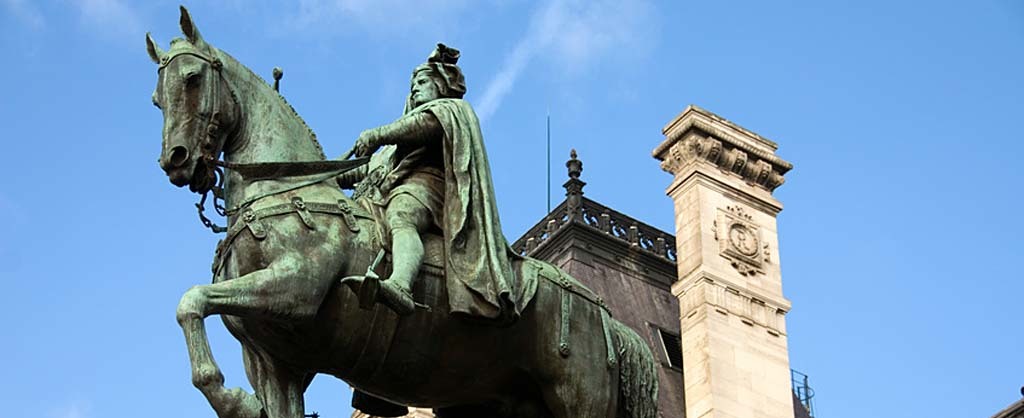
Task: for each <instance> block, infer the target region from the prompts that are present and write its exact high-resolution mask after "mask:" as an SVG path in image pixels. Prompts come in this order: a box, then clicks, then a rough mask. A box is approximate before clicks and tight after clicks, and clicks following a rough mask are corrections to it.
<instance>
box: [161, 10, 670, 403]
mask: <svg viewBox="0 0 1024 418" xmlns="http://www.w3.org/2000/svg"><path fill="white" fill-rule="evenodd" d="M181 28H182V31H183V32H184V34H185V38H184V39H181V40H176V41H174V42H173V43H172V45H171V48H170V50H169V51H166V52H165V51H162V50H161V49H160V48H159V47H158V46H157V44H156V42H154V41H153V39H152V38H151V37H149V36H148V35H147V38H146V42H147V51H148V53H149V56H150V57H151V58H152V59H153V61H154V62H156V63H157V64H158V65H159V70H158V74H159V77H158V82H157V88H156V90H155V92H154V94H153V101H154V104H156V105H157V106H158V107H160V108H161V110H162V111H163V115H164V129H163V149H162V152H161V157H160V166H161V167H162V168H163V169H164V171H165V172H166V173H167V175H168V178H169V180H170V181H171V182H172V183H173V184H175V185H177V186H179V187H184V186H189V189H190V190H192V191H193V192H196V193H199V194H202V195H204V196H205V195H206V194H207V193H209V192H213V193H214V195H215V196H217V197H219V198H222V199H223V200H224V209H223V213H224V214H226V215H227V221H228V226H227V227H226V228H224V229H223V230H224V231H226V232H227V236H226V238H225V239H224V240H222V241H221V243H220V244H219V245H218V246H217V254H216V257H215V262H214V279H213V283H212V284H209V285H200V286H195V287H193V288H191V289H189V290H188V291H187V292H186V293H185V294H184V296H182V299H181V302H180V303H179V305H178V310H177V319H178V323H179V324H180V325H181V327H182V329H183V331H184V334H185V341H186V345H187V348H188V353H189V359H190V363H191V368H192V381H193V384H194V385H195V386H196V387H197V388H198V389H199V390H200V391H201V392H202V393H203V395H204V396H206V398H207V399H208V401H209V402H210V405H211V406H212V407H213V409H214V410H215V411H216V413H217V415H218V416H219V417H221V418H228V417H247V418H248V417H251V418H258V417H267V418H301V417H302V416H303V409H304V405H303V397H302V395H303V393H304V391H305V389H306V387H307V385H308V384H309V383H310V382H311V380H312V377H313V376H315V375H316V374H320V373H322V374H329V375H333V376H336V377H338V378H341V379H344V380H345V381H347V382H348V383H349V384H351V385H352V386H353V387H354V388H355V389H356V394H355V396H354V402H355V406H356V407H358V408H360V409H362V410H364V411H365V412H367V413H370V414H372V415H377V416H399V415H402V414H404V413H405V411H406V408H405V405H412V406H418V407H431V408H434V409H435V412H436V414H437V416H438V417H442V418H443V417H448V418H458V417H478V416H495V417H552V418H570V417H608V418H611V417H621V418H627V417H628V418H654V417H655V416H657V412H656V397H657V373H656V371H655V369H654V362H653V359H652V356H651V353H650V350H649V349H648V348H647V346H646V344H645V343H644V341H643V340H642V339H641V338H640V337H639V336H638V335H637V334H636V333H635V332H634V331H632V330H630V329H629V328H628V327H625V326H624V325H622V324H621V323H619V322H618V321H616V320H615V319H613V318H611V317H610V315H609V312H608V311H607V309H606V308H605V307H604V306H603V305H602V304H601V303H600V299H599V298H597V297H596V295H594V294H593V292H591V291H590V290H589V289H586V288H585V287H583V286H582V285H580V284H579V283H578V282H576V281H575V280H574V279H572V278H571V277H569V276H568V275H567V274H565V273H564V272H561V271H560V270H558V269H557V268H556V267H554V266H551V265H550V264H547V263H544V262H541V261H538V260H533V259H529V258H523V257H519V256H518V255H516V254H513V253H512V252H511V251H510V250H509V248H508V244H507V242H506V240H505V238H504V236H503V235H502V234H501V225H500V221H499V218H498V210H497V205H496V203H495V199H494V188H493V183H492V181H491V174H490V166H489V163H488V161H487V154H486V151H485V149H484V143H483V135H482V133H481V131H480V125H479V122H478V121H477V119H476V115H475V113H474V112H473V109H472V107H471V106H470V105H469V103H467V102H465V101H464V100H462V99H461V97H462V95H463V94H464V93H465V91H466V86H465V81H464V78H463V76H462V73H461V70H460V69H459V67H458V66H457V61H458V58H459V52H458V51H457V50H455V49H453V48H448V47H446V46H444V45H438V48H437V49H436V50H435V51H434V52H433V53H432V54H431V55H430V57H429V58H428V59H427V62H426V63H425V64H423V65H421V66H419V67H417V68H416V69H415V70H414V71H413V77H412V83H411V84H412V85H411V87H410V95H409V97H408V98H407V105H406V112H405V113H404V114H403V116H402V117H400V118H399V119H398V120H396V121H395V122H393V123H391V124H388V125H385V126H381V127H377V128H373V129H369V130H366V131H364V132H363V133H362V134H361V135H360V136H359V138H358V139H357V141H356V143H355V146H354V147H353V152H351V153H350V155H346V158H343V159H342V160H347V159H348V157H349V156H351V154H355V155H356V156H357V157H361V158H358V159H356V160H353V161H337V160H335V161H324V155H323V151H322V150H321V148H320V145H319V143H317V141H316V138H315V136H314V135H313V133H312V130H310V129H309V128H308V126H306V124H305V123H304V122H303V121H302V120H301V118H299V117H298V115H297V114H296V113H295V111H294V109H293V108H292V107H291V106H290V105H288V103H287V102H286V101H285V100H284V99H283V98H282V97H281V96H280V95H279V94H278V93H277V92H276V91H275V89H274V88H271V87H270V86H269V85H268V84H267V83H266V82H265V81H264V80H262V79H261V78H259V77H257V76H256V75H255V74H253V73H252V72H251V71H250V70H249V69H247V68H246V67H245V66H243V65H241V64H240V63H238V62H237V61H236V60H234V59H233V58H231V57H230V56H229V55H227V54H226V53H224V52H222V51H220V50H218V49H217V48H214V47H213V46H212V45H210V44H208V43H207V42H206V41H205V40H204V39H203V38H202V37H201V36H200V35H199V31H198V29H197V28H196V26H195V24H194V23H193V20H192V18H191V16H190V15H189V13H188V11H187V10H185V8H182V9H181ZM275 79H279V77H278V76H276V75H275ZM367 157H368V158H367ZM221 158H222V159H221ZM339 185H341V186H342V187H341V188H339V187H338V186H339ZM343 188H354V189H355V190H356V192H355V193H354V194H353V196H352V197H350V196H347V195H346V194H345V193H344V192H343V191H342V189H343ZM215 206H216V205H215ZM218 230H219V229H218ZM384 255H389V256H390V257H385V256H384ZM424 260H432V261H430V262H429V263H428V264H430V265H429V266H428V265H425V262H424ZM367 266H370V269H369V270H368V269H367ZM343 277H344V279H342V280H339V278H343ZM380 277H386V279H384V280H380ZM360 297H362V299H360ZM361 302H362V303H361ZM417 307H419V308H417ZM211 315H220V316H221V318H222V319H223V321H224V323H225V325H226V326H227V328H228V329H229V330H230V331H231V333H232V334H233V335H234V336H235V337H236V338H238V340H239V341H240V342H241V343H242V347H243V354H244V356H243V357H244V358H243V360H244V362H245V364H246V370H247V374H248V377H249V381H250V383H251V384H252V387H253V389H254V390H255V394H251V393H248V392H246V391H244V390H242V389H238V388H235V389H228V388H226V387H224V378H223V375H222V374H221V372H220V370H219V368H218V367H217V365H216V363H215V361H214V358H213V354H212V352H211V349H210V345H209V342H208V341H207V337H206V328H205V325H204V322H203V320H204V318H206V317H208V316H211ZM556 317H557V318H559V319H558V320H552V318H556ZM467 382H473V384H472V388H471V390H467V387H468V386H467Z"/></svg>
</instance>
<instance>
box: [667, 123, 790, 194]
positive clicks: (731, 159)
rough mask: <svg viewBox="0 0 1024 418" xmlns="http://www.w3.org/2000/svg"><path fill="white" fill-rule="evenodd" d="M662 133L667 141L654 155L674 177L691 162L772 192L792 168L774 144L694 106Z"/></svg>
mask: <svg viewBox="0 0 1024 418" xmlns="http://www.w3.org/2000/svg"><path fill="white" fill-rule="evenodd" d="M662 132H663V133H664V134H665V138H666V139H665V141H664V142H662V143H661V144H659V145H658V147H657V148H655V149H654V152H653V155H654V158H657V159H658V160H661V161H662V163H661V168H662V169H663V170H665V171H667V172H669V173H671V174H673V175H678V174H680V172H681V171H682V170H683V167H685V166H687V165H689V164H690V163H693V162H695V161H703V162H706V163H710V164H713V165H715V166H717V167H719V168H720V169H722V170H724V171H726V172H731V173H733V174H735V175H738V176H740V177H742V178H743V179H744V180H745V181H747V182H748V183H750V184H752V185H756V186H758V187H761V188H763V189H765V190H768V191H773V190H775V188H777V187H779V186H780V185H781V184H782V183H783V182H784V181H785V179H784V178H783V175H784V174H785V173H786V172H787V171H789V170H790V169H792V168H793V165H792V164H790V163H789V162H787V161H785V160H783V159H781V158H779V157H778V156H776V155H775V150H776V149H777V148H778V145H776V144H775V143H774V142H772V141H770V140H768V139H765V138H763V137H761V136H760V135H757V134H755V133H753V132H751V131H749V130H747V129H744V128H742V127H740V126H738V125H736V124H734V123H732V122H730V121H728V120H726V119H724V118H722V117H719V116H718V115H715V114H714V113H711V112H709V111H707V110H704V109H701V108H700V107H697V106H694V105H690V106H689V107H687V108H686V110H684V111H683V113H682V114H680V115H679V116H678V117H677V118H676V119H674V120H673V121H672V122H670V123H669V124H668V125H667V126H665V128H664V129H663V130H662Z"/></svg>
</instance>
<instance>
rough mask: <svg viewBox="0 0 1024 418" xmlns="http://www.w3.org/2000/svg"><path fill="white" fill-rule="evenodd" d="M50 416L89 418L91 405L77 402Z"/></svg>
mask: <svg viewBox="0 0 1024 418" xmlns="http://www.w3.org/2000/svg"><path fill="white" fill-rule="evenodd" d="M50 416H51V417H52V418H88V417H89V405H88V404H86V403H83V402H80V401H75V402H72V403H70V404H68V405H65V406H63V407H61V408H58V409H56V410H54V411H53V412H52V413H51V414H50Z"/></svg>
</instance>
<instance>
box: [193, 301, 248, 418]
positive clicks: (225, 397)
mask: <svg viewBox="0 0 1024 418" xmlns="http://www.w3.org/2000/svg"><path fill="white" fill-rule="evenodd" d="M190 291H191V290H190ZM185 295H186V296H187V295H188V293H185ZM182 299H183V302H184V299H185V298H184V297H183V298H182ZM181 305H182V304H179V306H178V324H179V325H181V329H182V330H183V331H184V332H185V344H186V345H187V346H188V357H189V361H190V363H191V367H192V384H193V385H195V387H196V388H198V389H199V391H200V392H202V393H203V396H205V397H206V400H207V401H209V402H210V405H211V406H212V407H213V409H214V411H216V412H217V416H218V417H220V418H260V417H261V416H262V405H261V404H260V401H259V399H257V398H256V397H255V396H253V395H251V394H249V393H248V392H246V391H245V390H243V389H241V388H234V389H228V388H225V387H224V375H223V374H222V373H221V372H220V368H219V367H217V363H216V362H215V361H214V359H213V351H212V350H211V349H210V342H209V340H208V339H207V337H206V325H205V324H204V323H203V317H201V316H199V315H192V314H184V315H183V310H182V306H181Z"/></svg>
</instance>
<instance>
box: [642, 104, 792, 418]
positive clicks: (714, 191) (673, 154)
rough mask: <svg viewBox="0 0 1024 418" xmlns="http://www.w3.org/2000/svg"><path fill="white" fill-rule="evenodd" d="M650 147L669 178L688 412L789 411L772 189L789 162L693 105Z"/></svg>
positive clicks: (694, 415) (778, 417)
mask: <svg viewBox="0 0 1024 418" xmlns="http://www.w3.org/2000/svg"><path fill="white" fill-rule="evenodd" d="M663 133H664V134H665V141H664V142H662V143H661V144H660V145H658V147H657V148H656V149H655V150H654V157H655V158H657V159H658V160H661V161H662V162H661V167H662V168H663V169H664V170H665V171H667V172H669V173H671V174H672V175H673V176H674V179H673V180H672V183H671V185H670V186H669V187H668V190H667V193H668V195H669V196H670V197H671V198H672V200H673V202H674V206H675V219H676V221H675V225H676V249H677V260H678V261H677V269H678V272H677V278H676V281H675V283H673V285H672V293H673V294H674V295H675V296H676V297H677V298H679V310H680V330H681V333H682V347H683V356H682V357H683V379H684V393H685V396H684V397H685V403H686V416H687V417H689V418H705V417H706V418H712V417H713V418H723V417H727V418H740V417H744V418H746V417H768V418H782V417H787V418H788V417H792V416H793V415H794V409H793V406H794V405H793V399H792V397H793V395H792V391H791V386H790V368H789V354H788V349H787V343H786V325H785V324H786V318H785V316H786V312H788V311H789V309H790V302H789V301H788V300H787V299H786V298H785V297H783V295H782V277H781V271H780V268H779V251H778V248H779V247H778V242H779V240H778V232H777V228H776V215H778V213H779V211H781V210H782V204H781V203H779V201H778V200H776V199H775V198H774V197H773V196H772V191H774V190H775V188H776V187H778V186H779V185H781V184H782V182H783V175H784V174H785V173H786V172H787V171H789V169H790V168H792V165H791V164H790V163H788V162H786V161H784V160H782V159H781V158H779V157H778V156H776V155H775V150H776V149H777V147H778V146H777V145H776V144H775V143H774V142H772V141H769V140H767V139H765V138H763V137H761V136H759V135H757V134H755V133H753V132H751V131H748V130H746V129H744V128H742V127H740V126H738V125H736V124H734V123H732V122H729V121H728V120H725V119H723V118H721V117H719V116H717V115H715V114H713V113H711V112H709V111H707V110H704V109H701V108H699V107H697V106H692V105H691V106H689V107H687V108H686V110H684V111H683V113H681V114H680V115H679V116H677V117H676V118H675V119H673V120H672V121H671V122H669V123H668V125H666V126H665V128H664V129H663Z"/></svg>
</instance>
